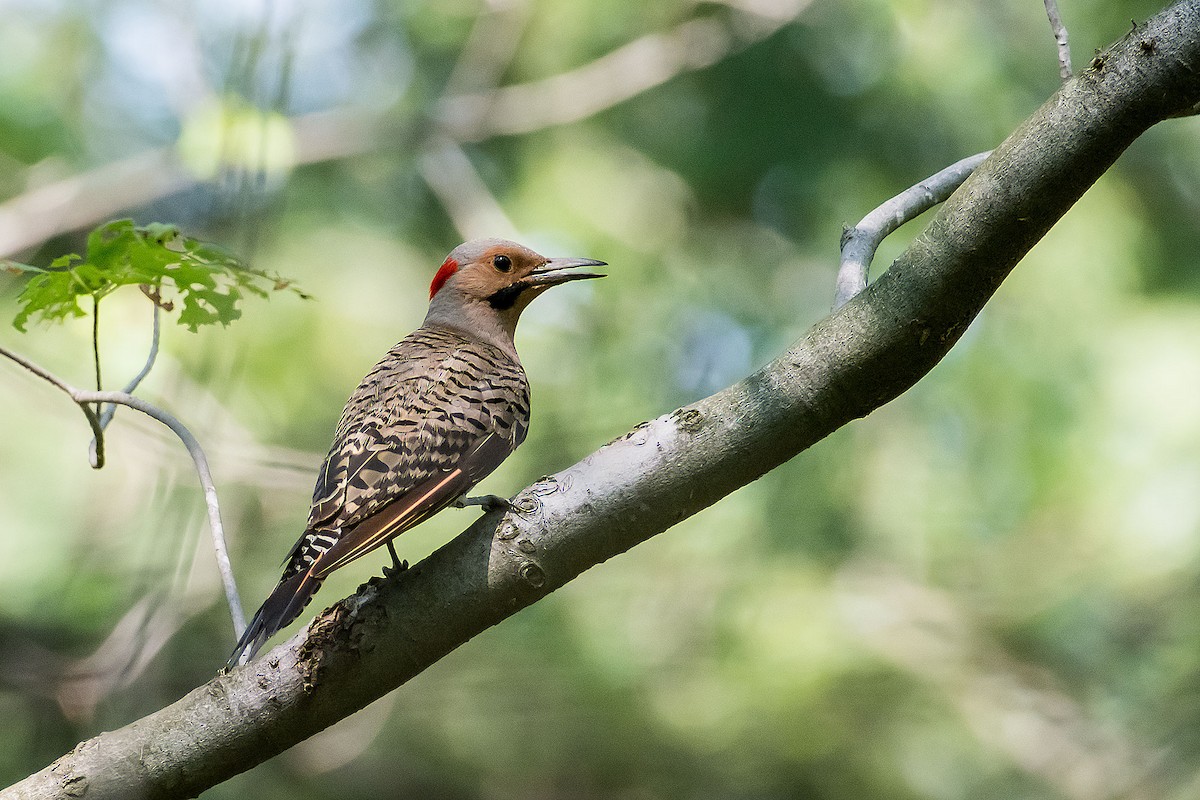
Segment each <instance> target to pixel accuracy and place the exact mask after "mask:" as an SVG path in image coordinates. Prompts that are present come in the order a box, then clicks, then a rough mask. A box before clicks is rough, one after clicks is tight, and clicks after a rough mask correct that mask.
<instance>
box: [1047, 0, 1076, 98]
mask: <svg viewBox="0 0 1200 800" xmlns="http://www.w3.org/2000/svg"><path fill="white" fill-rule="evenodd" d="M1045 3H1046V16H1047V17H1049V18H1050V30H1052V31H1054V42H1055V44H1057V45H1058V75H1059V77H1061V78H1062V79H1063V80H1064V81H1065V80H1067V79H1069V78H1070V77H1071V45H1069V44H1068V43H1067V28H1066V26H1065V25H1063V21H1062V15H1061V14H1059V13H1058V0H1045Z"/></svg>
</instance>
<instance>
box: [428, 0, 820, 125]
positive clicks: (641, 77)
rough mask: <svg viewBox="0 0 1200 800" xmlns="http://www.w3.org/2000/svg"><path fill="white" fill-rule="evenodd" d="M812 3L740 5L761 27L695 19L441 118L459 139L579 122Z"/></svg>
mask: <svg viewBox="0 0 1200 800" xmlns="http://www.w3.org/2000/svg"><path fill="white" fill-rule="evenodd" d="M809 1H810V0H779V1H777V2H770V1H769V0H761V1H760V2H743V3H739V4H737V8H738V9H739V11H737V12H736V13H739V14H743V15H745V16H746V17H747V18H749V19H751V20H753V21H754V22H755V23H757V24H738V23H739V22H743V21H744V20H739V19H738V18H737V17H736V16H735V17H734V18H733V20H732V21H722V20H718V19H716V18H712V17H704V18H700V19H691V20H688V21H687V22H683V23H681V24H679V25H678V26H676V27H675V28H673V29H672V30H670V31H667V32H666V33H654V34H650V35H648V36H643V37H641V38H639V39H635V40H633V41H632V42H629V43H628V44H626V45H623V46H621V47H618V48H617V49H616V50H613V51H612V52H610V53H607V54H606V55H603V56H601V57H600V58H597V59H596V60H595V61H592V62H591V63H588V64H584V65H583V66H581V67H578V68H577V69H573V70H571V71H569V72H564V73H562V74H560V75H555V76H553V77H550V78H544V79H542V80H539V81H532V82H530V83H522V84H516V85H513V86H504V87H501V88H499V89H495V90H493V91H490V92H475V93H471V94H460V95H455V96H452V97H446V98H444V99H443V100H442V101H441V103H440V108H439V109H438V111H437V115H436V116H437V118H438V120H439V121H440V122H441V124H442V126H443V128H444V130H445V131H446V133H447V134H448V135H450V136H453V137H454V138H456V139H458V140H459V141H480V140H482V139H487V138H489V137H491V136H503V135H511V134H516V133H529V132H531V131H536V130H541V129H543V128H549V127H553V126H555V125H565V124H566V123H569V122H578V121H579V120H582V119H586V118H588V117H590V116H593V115H595V114H598V113H600V112H601V111H604V110H606V109H609V108H612V107H613V106H615V105H618V104H620V103H623V102H625V101H626V100H629V99H630V98H632V97H635V96H637V95H639V94H641V93H642V92H645V91H646V90H648V89H652V88H654V87H655V86H659V85H661V84H663V83H666V82H667V81H669V80H671V79H672V78H674V77H676V76H677V75H681V74H683V73H685V72H689V71H692V70H697V69H702V68H704V67H708V66H711V65H713V64H715V63H716V62H718V61H720V60H721V59H723V58H725V57H726V56H728V55H730V54H732V53H734V52H737V51H738V50H742V49H744V48H746V47H748V46H750V45H752V44H754V43H755V42H758V41H761V40H763V39H765V38H766V37H768V36H770V35H771V34H772V33H774V32H775V31H777V30H779V28H781V27H783V25H785V24H786V23H788V22H790V21H791V20H793V19H795V18H796V16H797V15H799V14H800V12H801V11H803V10H804V9H805V8H807V7H808V5H809ZM762 9H765V10H766V11H769V12H770V13H764V12H763V11H762Z"/></svg>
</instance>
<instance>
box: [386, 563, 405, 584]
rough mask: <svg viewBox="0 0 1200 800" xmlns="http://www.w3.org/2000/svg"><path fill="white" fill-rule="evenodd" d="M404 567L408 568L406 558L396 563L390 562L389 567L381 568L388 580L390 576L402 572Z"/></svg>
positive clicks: (392, 576)
mask: <svg viewBox="0 0 1200 800" xmlns="http://www.w3.org/2000/svg"><path fill="white" fill-rule="evenodd" d="M406 569H408V560H407V559H405V560H403V561H397V562H396V563H394V564H392V565H391V566H390V567H389V566H385V567H384V568H383V577H385V578H387V579H388V580H391V579H392V578H394V577H396V576H397V575H399V574H400V573H401V572H404V570H406Z"/></svg>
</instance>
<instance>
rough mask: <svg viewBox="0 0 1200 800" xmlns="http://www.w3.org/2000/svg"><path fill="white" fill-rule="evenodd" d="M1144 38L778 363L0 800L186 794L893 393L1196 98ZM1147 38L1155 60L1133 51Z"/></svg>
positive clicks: (548, 482) (1187, 65)
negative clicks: (1072, 211) (1127, 155)
mask: <svg viewBox="0 0 1200 800" xmlns="http://www.w3.org/2000/svg"><path fill="white" fill-rule="evenodd" d="M1139 32H1141V34H1142V35H1140V36H1134V37H1126V39H1124V40H1123V41H1122V42H1120V43H1119V44H1118V45H1116V46H1115V47H1114V48H1113V49H1112V50H1111V51H1109V52H1108V53H1107V54H1106V56H1105V58H1104V60H1103V61H1102V62H1101V64H1100V66H1098V67H1093V68H1091V69H1088V70H1085V71H1084V72H1082V73H1081V74H1079V75H1078V76H1077V77H1075V78H1073V79H1072V80H1071V81H1069V82H1067V83H1066V84H1065V85H1064V86H1063V87H1062V88H1061V89H1060V90H1059V92H1058V93H1057V94H1056V95H1055V96H1054V97H1053V98H1051V99H1050V100H1049V101H1048V102H1047V103H1046V104H1044V105H1043V106H1042V107H1041V108H1040V109H1039V110H1038V111H1036V112H1035V113H1034V114H1033V115H1032V116H1031V117H1030V118H1029V119H1027V120H1026V121H1025V122H1024V123H1023V124H1022V125H1021V126H1020V127H1019V128H1018V129H1017V130H1016V131H1015V132H1014V133H1013V134H1012V135H1011V136H1010V137H1009V138H1008V139H1007V140H1005V142H1004V143H1002V144H1001V145H1000V147H998V148H997V149H996V151H995V152H994V153H993V154H992V156H991V157H990V158H988V160H987V161H985V162H984V163H983V164H981V165H980V166H979V168H978V169H977V170H976V171H975V173H974V174H973V175H972V176H971V177H970V178H969V179H968V180H967V182H966V183H965V184H963V186H962V187H961V188H960V189H959V190H958V191H957V192H955V193H954V194H953V195H952V196H951V197H950V199H949V200H948V201H947V202H946V203H945V204H944V205H942V207H941V208H940V209H939V210H938V213H937V214H936V216H935V217H934V219H933V220H932V221H931V222H930V224H929V225H928V227H927V228H926V229H925V230H924V231H923V232H922V233H921V234H920V235H919V236H918V237H917V239H916V241H915V242H914V243H913V244H912V246H911V247H909V249H908V250H907V251H906V252H905V253H904V254H903V255H901V257H900V258H899V259H897V260H896V262H895V263H894V264H893V265H892V267H891V268H890V269H889V270H888V271H887V273H886V274H884V275H883V276H882V277H880V278H879V279H878V280H877V281H875V282H874V283H873V284H872V285H871V286H870V287H869V288H868V289H867V290H866V291H864V292H862V293H861V294H860V295H859V296H858V297H856V298H855V299H854V300H853V301H851V302H850V303H848V304H847V305H846V306H845V307H843V308H842V309H841V310H840V311H838V312H837V313H835V314H832V315H831V316H829V317H827V318H826V319H824V320H822V321H821V322H819V323H818V324H817V325H816V326H815V327H814V328H813V329H812V330H811V331H810V332H809V333H808V334H807V335H806V336H805V337H804V338H803V339H802V340H801V341H799V342H798V343H797V344H796V345H795V346H793V347H792V349H791V350H789V351H788V352H787V353H785V354H784V355H783V356H781V357H780V358H778V359H776V360H775V361H773V362H772V363H770V364H768V365H767V366H766V367H764V368H763V369H761V370H759V371H758V372H756V373H755V374H753V375H751V376H750V377H748V378H747V379H745V380H744V381H741V382H740V383H738V384H736V385H734V386H731V387H729V388H728V389H725V390H723V391H721V392H719V393H717V394H715V395H713V396H711V397H708V398H706V399H704V400H701V401H699V402H697V403H695V404H693V405H691V406H688V407H686V408H682V409H679V410H677V411H675V412H673V413H671V414H668V415H665V416H662V417H659V418H658V419H655V420H652V421H650V422H648V423H645V424H643V425H639V426H638V427H637V428H635V429H634V430H632V431H630V432H629V433H628V434H626V435H625V436H623V437H621V438H620V439H617V440H615V441H613V442H611V443H610V444H608V445H606V446H604V447H603V448H601V449H600V450H599V451H597V452H596V453H594V454H592V455H591V456H589V457H588V458H586V459H585V460H584V461H582V462H580V463H579V464H576V465H575V466H573V467H570V468H569V469H566V470H564V471H563V472H560V473H558V474H557V475H555V476H553V477H549V478H545V479H543V480H541V481H539V482H538V483H536V484H534V485H533V486H531V487H529V488H528V489H526V490H524V491H523V492H522V493H521V494H520V495H519V497H518V505H520V506H521V507H522V508H523V509H525V510H523V511H521V512H519V513H515V514H509V515H507V516H501V515H499V514H491V515H488V516H485V517H483V518H481V519H480V520H479V521H478V522H477V523H476V524H475V525H473V526H472V527H471V528H470V529H468V530H467V531H465V532H464V533H463V534H461V535H460V536H458V537H456V538H455V539H454V540H452V541H451V542H449V543H448V544H447V545H445V546H444V547H442V548H441V549H439V550H438V551H437V552H435V553H434V554H432V555H431V556H430V557H429V558H427V559H426V560H425V561H423V562H421V563H419V564H417V565H416V566H414V567H412V568H411V569H409V570H407V571H406V572H404V573H401V574H400V575H399V577H398V578H397V579H395V580H391V581H388V582H385V583H383V584H382V585H381V586H379V587H378V588H368V589H366V590H364V591H362V592H360V593H359V594H358V595H356V596H354V597H352V598H349V599H347V600H344V601H342V602H341V603H339V604H337V605H336V606H334V607H333V608H332V609H330V610H328V611H326V612H324V613H322V614H320V615H318V617H317V618H316V619H315V620H314V621H313V622H312V623H311V624H310V625H309V626H308V628H307V629H306V630H304V631H302V632H301V633H299V634H297V635H296V636H295V637H293V638H292V639H291V640H290V641H288V642H286V643H284V644H282V645H280V646H278V647H276V648H275V649H274V650H272V651H271V652H270V653H269V654H268V655H267V656H265V657H263V658H262V659H261V660H259V661H258V662H255V663H253V664H250V665H248V666H246V667H242V668H239V669H236V670H234V671H233V672H231V673H229V674H222V675H218V676H217V677H216V678H214V679H213V680H212V681H210V682H209V683H208V684H206V685H204V686H202V687H199V688H197V689H195V690H194V691H192V692H191V693H189V694H188V695H187V696H185V697H184V698H182V699H181V700H179V701H177V702H176V703H174V704H172V705H170V706H168V707H167V708H164V709H162V710H160V711H158V712H155V713H153V714H151V715H149V716H147V717H145V718H143V719H141V720H138V721H137V722H134V723H131V724H130V725H127V726H126V727H124V728H121V729H118V730H115V731H111V732H108V733H104V734H101V735H99V736H97V737H95V738H93V739H91V740H89V741H87V742H84V743H82V744H80V745H79V746H78V747H76V748H75V749H74V750H72V751H71V752H70V753H69V754H67V755H65V756H64V757H62V758H60V759H59V760H58V761H56V762H55V763H54V764H53V765H51V766H50V767H48V768H46V769H44V770H42V771H41V772H39V773H37V774H35V775H33V776H31V777H29V778H27V779H26V780H24V781H22V782H21V783H19V784H17V785H15V786H13V787H10V789H8V790H7V791H6V792H5V793H3V794H2V795H0V796H3V797H4V798H42V797H54V796H61V795H62V794H67V793H76V794H83V793H84V792H86V793H87V797H88V798H89V799H90V800H95V799H97V798H109V797H131V796H133V797H156V798H167V797H191V796H195V795H196V794H198V793H199V792H201V791H202V790H204V789H205V788H207V787H209V786H212V785H213V784H215V783H217V782H219V781H222V780H224V779H226V778H228V777H230V776H232V775H235V774H237V773H239V772H242V771H244V770H246V769H248V768H250V767H252V766H254V765H255V764H258V763H260V762H262V761H264V760H266V759H267V758H269V757H271V756H272V755H274V754H276V753H279V752H281V751H283V750H285V749H287V748H288V747H290V746H291V745H293V744H295V743H297V742H299V741H301V740H303V739H305V738H306V737H308V736H310V735H312V734H313V733H315V732H317V731H319V730H321V729H323V728H325V727H327V726H328V725H331V724H332V723H334V722H336V721H337V720H339V719H342V718H343V717H345V716H347V715H348V714H350V713H353V712H354V711H356V710H358V709H360V708H362V707H364V706H365V705H367V704H368V703H370V702H372V701H373V700H375V699H377V698H378V697H380V696H382V695H383V694H386V693H387V692H389V691H391V690H392V689H394V688H395V687H397V686H399V685H401V684H403V683H404V682H405V681H407V680H408V679H410V678H411V677H413V676H414V675H416V674H418V673H420V672H421V671H422V670H424V669H425V668H427V667H428V666H429V665H431V664H433V663H435V662H436V661H437V660H438V659H439V658H441V657H442V656H444V655H445V654H446V653H448V652H450V651H451V650H453V649H454V648H456V647H458V646H459V645H460V644H462V643H463V642H465V641H467V640H468V639H470V638H471V637H472V636H475V635H476V634H478V633H480V632H481V631H483V630H486V629H487V628H488V627H490V626H492V625H494V624H496V623H497V622H499V621H501V620H503V619H505V618H506V617H508V616H510V615H512V614H513V613H515V612H516V611H517V610H519V609H520V608H523V607H524V606H527V605H529V604H531V603H533V602H536V601H537V600H539V599H540V598H542V597H544V596H545V595H546V594H548V593H549V592H551V591H553V590H554V589H556V588H558V587H560V586H562V585H563V584H565V583H567V582H568V581H570V580H571V579H573V578H574V577H576V576H577V575H579V574H580V573H581V572H583V571H584V570H586V569H588V568H590V567H592V566H595V565H596V564H599V563H601V562H603V561H605V560H607V559H609V558H611V557H612V556H614V555H617V554H619V553H622V552H624V551H625V550H627V549H629V548H630V547H632V546H634V545H636V544H638V543H639V542H642V541H644V540H646V539H648V538H650V537H652V536H654V535H655V534H657V533H659V532H661V531H663V530H666V529H667V528H669V527H671V526H672V525H674V524H675V523H676V522H678V521H680V520H681V519H684V518H686V517H687V516H689V515H691V514H694V513H696V512H697V511H699V510H700V509H702V508H705V507H706V506H709V505H711V504H712V503H715V502H716V501H717V500H719V499H720V498H722V497H724V496H725V495H726V494H728V493H730V492H732V491H733V490H735V489H737V488H738V487H740V486H742V485H744V484H746V483H748V482H750V481H752V480H754V479H755V478H757V477H758V476H760V475H762V474H764V473H765V472H767V471H769V470H771V469H773V468H774V467H776V466H778V465H779V464H781V463H783V462H784V461H787V460H788V459H790V458H792V457H793V456H794V455H796V454H797V453H799V452H800V451H802V450H804V449H805V448H806V447H808V446H809V445H811V444H813V443H814V442H816V441H818V440H820V439H821V438H823V437H824V436H826V435H828V434H829V433H830V432H832V431H833V430H836V429H837V428H839V427H840V426H842V425H844V424H846V423H848V422H850V421H852V420H854V419H856V418H858V417H861V416H863V415H865V414H867V413H869V412H871V411H872V410H874V409H876V408H878V407H879V406H881V405H882V404H884V403H886V402H887V401H889V400H891V399H892V398H894V397H896V396H897V395H899V394H900V393H901V392H903V391H905V390H906V389H908V388H909V387H910V386H912V385H913V384H914V383H915V382H916V381H917V380H919V379H920V378H921V377H922V376H923V375H925V374H926V373H927V372H928V371H929V370H930V369H931V368H932V367H933V366H934V365H935V364H936V363H937V362H938V361H939V360H940V359H941V358H942V357H943V356H944V355H945V354H946V353H947V352H948V350H949V349H950V348H951V346H952V345H953V344H954V342H956V341H957V340H958V338H959V337H960V336H961V335H962V334H963V332H964V331H965V330H966V328H967V326H968V325H969V324H970V322H971V320H972V319H974V317H975V316H976V315H977V314H978V313H979V311H980V309H981V308H982V307H983V305H984V303H986V302H987V300H988V299H989V298H990V297H991V296H992V294H993V293H994V292H995V291H996V290H997V289H998V287H999V286H1000V284H1001V283H1002V281H1003V280H1004V278H1005V277H1006V276H1007V275H1008V273H1009V272H1010V271H1011V269H1012V268H1013V267H1014V266H1015V265H1016V263H1017V262H1018V261H1019V260H1020V259H1021V258H1022V257H1023V256H1024V255H1025V253H1026V252H1028V250H1029V249H1030V248H1031V247H1032V246H1033V245H1034V243H1035V242H1037V241H1038V240H1039V239H1040V238H1041V237H1042V236H1043V235H1045V233H1046V231H1048V230H1049V229H1050V227H1051V226H1052V225H1053V224H1054V223H1055V222H1056V221H1057V220H1058V219H1059V218H1060V217H1061V216H1062V215H1063V214H1064V213H1066V211H1067V210H1068V209H1069V208H1070V207H1071V206H1072V205H1073V204H1074V203H1075V202H1076V201H1077V200H1078V199H1079V197H1080V196H1081V195H1082V194H1083V193H1084V192H1085V191H1086V190H1087V188H1088V187H1089V186H1090V185H1091V184H1092V183H1093V182H1095V180H1096V179H1097V178H1098V177H1099V176H1100V175H1101V174H1103V173H1104V172H1105V170H1107V169H1108V168H1109V167H1110V166H1111V165H1112V163H1113V162H1114V161H1115V160H1116V158H1117V157H1118V156H1119V155H1120V154H1121V152H1122V151H1123V150H1124V149H1125V148H1126V147H1127V146H1128V145H1129V144H1130V143H1131V142H1133V141H1134V140H1135V139H1136V138H1137V137H1138V136H1140V135H1141V134H1142V133H1143V132H1144V131H1145V130H1146V129H1147V128H1149V127H1150V126H1151V125H1153V124H1155V123H1156V122H1158V121H1160V120H1162V119H1165V118H1166V117H1168V116H1170V115H1172V114H1174V113H1177V112H1179V111H1180V110H1182V109H1184V108H1187V107H1190V106H1192V105H1194V104H1196V103H1197V102H1198V101H1200V78H1198V76H1200V0H1184V1H1183V2H1178V3H1176V4H1175V5H1174V6H1173V7H1172V8H1170V9H1169V10H1167V11H1165V12H1163V13H1161V14H1159V15H1158V16H1156V17H1155V18H1154V19H1153V20H1151V21H1150V22H1149V23H1148V24H1147V26H1146V27H1145V28H1143V29H1139ZM1144 37H1145V38H1152V39H1153V41H1154V42H1155V46H1154V47H1153V48H1144V47H1141V46H1139V40H1142V39H1143V38H1144ZM220 658H221V655H220V654H214V656H213V661H214V665H215V664H216V663H217V662H218V661H219V660H220Z"/></svg>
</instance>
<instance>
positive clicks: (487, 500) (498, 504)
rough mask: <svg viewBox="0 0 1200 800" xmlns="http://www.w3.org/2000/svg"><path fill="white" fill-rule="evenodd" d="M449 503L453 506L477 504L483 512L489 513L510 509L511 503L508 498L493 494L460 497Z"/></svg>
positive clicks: (464, 506)
mask: <svg viewBox="0 0 1200 800" xmlns="http://www.w3.org/2000/svg"><path fill="white" fill-rule="evenodd" d="M450 505H452V506H454V507H455V508H466V507H467V506H479V507H480V508H482V509H483V510H484V513H487V514H490V513H491V512H493V511H512V510H513V504H512V503H510V502H508V500H506V499H504V498H503V497H500V496H499V495H494V494H485V495H480V496H479V497H460V498H458V499H457V500H455V501H454V502H453V503H451V504H450Z"/></svg>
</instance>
